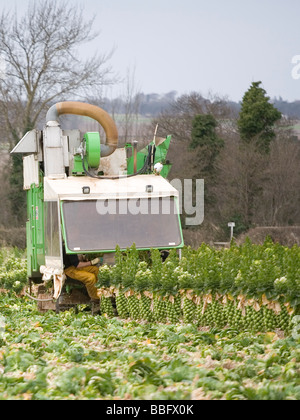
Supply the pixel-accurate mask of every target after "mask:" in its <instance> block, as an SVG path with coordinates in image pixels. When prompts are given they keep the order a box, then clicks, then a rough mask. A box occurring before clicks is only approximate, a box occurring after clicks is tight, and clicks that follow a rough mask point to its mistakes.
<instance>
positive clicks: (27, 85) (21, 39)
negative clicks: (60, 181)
mask: <svg viewBox="0 0 300 420" xmlns="http://www.w3.org/2000/svg"><path fill="white" fill-rule="evenodd" d="M93 22H94V18H93V19H92V20H88V21H86V20H84V19H83V8H82V7H78V6H70V5H69V3H68V2H67V1H58V0H45V1H41V0H39V1H37V0H36V1H34V2H33V3H30V5H29V7H28V9H27V12H26V13H25V14H24V16H22V17H20V18H19V17H18V16H17V15H15V16H13V15H12V14H11V13H10V12H3V13H2V15H1V16H0V57H1V60H2V66H3V69H2V72H1V75H2V77H1V79H0V113H1V115H2V118H3V119H4V121H3V122H4V123H5V126H6V129H7V132H8V133H9V135H10V141H11V142H12V143H14V142H16V141H17V140H19V138H20V135H22V134H24V133H25V132H27V131H28V130H30V129H32V128H33V127H34V126H36V124H37V122H38V120H39V118H40V116H41V114H42V113H43V112H45V109H46V108H48V107H49V105H51V104H52V103H53V102H54V101H55V100H59V101H61V100H64V99H66V98H68V97H71V95H72V97H87V96H88V95H89V94H90V93H91V91H92V92H93V94H94V95H95V92H96V91H97V89H100V88H101V87H102V86H103V85H105V84H108V83H112V82H113V79H112V78H111V67H110V66H109V65H108V62H109V59H110V57H111V54H112V52H109V53H103V54H95V55H93V56H92V57H90V58H87V59H85V60H83V59H81V58H80V55H79V53H78V48H79V47H81V46H82V45H83V44H86V43H88V42H90V41H92V40H93V39H95V38H96V37H97V36H98V34H97V33H95V32H92V31H91V28H92V26H93Z"/></svg>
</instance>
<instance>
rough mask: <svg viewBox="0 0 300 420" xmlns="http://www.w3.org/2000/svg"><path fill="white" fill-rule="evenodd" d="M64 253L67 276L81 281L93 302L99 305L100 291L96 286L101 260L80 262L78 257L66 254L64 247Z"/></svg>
mask: <svg viewBox="0 0 300 420" xmlns="http://www.w3.org/2000/svg"><path fill="white" fill-rule="evenodd" d="M63 252H64V255H63V259H64V267H65V268H64V272H65V274H66V275H67V276H68V277H70V278H72V279H74V280H78V281H81V282H82V283H83V284H84V285H85V287H86V289H87V292H88V294H89V296H90V298H91V300H92V302H97V303H99V296H98V294H97V291H98V289H97V288H96V287H95V284H96V283H97V280H98V278H97V276H98V272H99V267H97V266H96V264H98V263H99V262H100V258H95V259H93V260H91V261H79V258H78V255H76V254H66V251H65V248H64V247H63Z"/></svg>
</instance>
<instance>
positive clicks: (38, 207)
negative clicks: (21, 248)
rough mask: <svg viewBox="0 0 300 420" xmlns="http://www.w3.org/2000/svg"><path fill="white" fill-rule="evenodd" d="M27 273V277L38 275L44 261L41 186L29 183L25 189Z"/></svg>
mask: <svg viewBox="0 0 300 420" xmlns="http://www.w3.org/2000/svg"><path fill="white" fill-rule="evenodd" d="M27 219H28V221H27V223H26V245H27V274H28V277H38V276H39V275H40V274H39V268H40V266H41V265H43V264H44V262H45V244H44V242H45V241H44V201H43V186H42V185H40V186H39V187H36V186H35V185H34V184H32V185H31V188H30V190H28V191H27Z"/></svg>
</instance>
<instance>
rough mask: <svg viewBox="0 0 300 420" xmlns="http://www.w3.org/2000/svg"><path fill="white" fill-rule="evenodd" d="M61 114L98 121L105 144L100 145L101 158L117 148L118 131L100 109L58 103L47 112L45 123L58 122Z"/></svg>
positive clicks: (105, 113) (84, 104)
mask: <svg viewBox="0 0 300 420" xmlns="http://www.w3.org/2000/svg"><path fill="white" fill-rule="evenodd" d="M63 114H73V115H82V116H86V117H90V118H92V119H94V120H95V121H98V123H99V124H100V125H101V126H102V127H103V129H104V131H105V135H106V142H105V144H101V156H102V157H105V156H109V155H111V154H112V153H113V152H114V151H115V150H116V148H117V146H118V130H117V127H116V124H115V122H114V120H113V119H112V118H111V116H110V115H109V114H108V113H107V112H106V111H104V110H103V109H102V108H99V107H98V106H95V105H90V104H87V103H85V102H72V101H67V102H58V103H57V104H55V105H53V106H52V107H51V108H50V109H49V110H48V112H47V115H46V123H48V122H49V121H57V122H58V119H59V116H60V115H63Z"/></svg>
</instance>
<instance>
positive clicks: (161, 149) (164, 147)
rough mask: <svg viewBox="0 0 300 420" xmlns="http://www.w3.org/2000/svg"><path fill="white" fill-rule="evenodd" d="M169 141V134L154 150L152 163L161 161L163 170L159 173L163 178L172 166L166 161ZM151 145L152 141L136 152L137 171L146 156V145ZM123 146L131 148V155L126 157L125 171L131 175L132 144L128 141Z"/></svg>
mask: <svg viewBox="0 0 300 420" xmlns="http://www.w3.org/2000/svg"><path fill="white" fill-rule="evenodd" d="M170 142H171V136H168V137H167V138H166V140H165V141H164V142H163V143H161V144H160V145H159V146H156V150H155V159H154V164H155V163H162V164H163V165H164V167H163V170H162V171H161V173H160V175H161V176H163V177H164V178H167V176H168V174H169V172H170V170H171V167H172V165H171V164H170V163H169V162H168V161H167V153H168V150H169V147H170ZM151 145H153V141H152V142H151V143H150V144H149V145H148V146H147V147H145V148H144V149H142V150H140V151H139V152H137V171H139V170H140V169H141V168H142V167H143V165H144V163H145V160H146V157H147V155H148V147H149V146H151ZM125 147H126V148H127V149H132V156H130V157H129V158H128V159H127V173H128V175H132V174H133V173H134V172H133V165H134V162H133V160H134V157H133V146H132V145H131V144H130V143H128V144H126V146H125Z"/></svg>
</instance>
